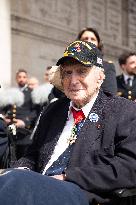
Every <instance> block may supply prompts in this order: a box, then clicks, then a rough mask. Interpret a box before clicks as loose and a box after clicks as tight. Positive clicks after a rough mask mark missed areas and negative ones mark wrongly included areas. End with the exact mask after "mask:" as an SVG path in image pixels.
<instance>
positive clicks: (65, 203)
mask: <svg viewBox="0 0 136 205" xmlns="http://www.w3.org/2000/svg"><path fill="white" fill-rule="evenodd" d="M0 204H3V205H9V204H10V205H61V204H62V205H89V202H88V199H87V198H86V196H85V194H84V193H83V191H82V190H81V189H80V188H79V187H78V186H77V185H75V184H73V183H70V182H66V181H60V180H57V179H54V178H52V177H48V176H43V175H41V174H39V173H36V172H33V171H27V170H17V169H7V170H6V171H5V172H4V173H3V174H1V175H0Z"/></svg>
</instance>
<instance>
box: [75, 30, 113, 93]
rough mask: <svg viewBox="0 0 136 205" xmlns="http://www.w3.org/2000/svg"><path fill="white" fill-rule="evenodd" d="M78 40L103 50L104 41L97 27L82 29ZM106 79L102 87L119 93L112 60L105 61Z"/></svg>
mask: <svg viewBox="0 0 136 205" xmlns="http://www.w3.org/2000/svg"><path fill="white" fill-rule="evenodd" d="M77 40H82V41H87V42H91V43H93V44H95V45H96V46H97V48H98V49H99V50H100V51H101V52H102V51H103V43H102V40H101V38H100V35H99V33H98V31H97V30H96V29H95V28H92V27H87V28H84V29H83V30H81V31H80V32H79V34H78V36H77ZM103 65H104V70H105V80H104V82H103V84H102V89H103V90H104V91H108V92H110V93H112V94H116V93H117V82H116V71H115V66H114V64H113V63H112V62H110V61H109V62H108V61H104V62H103Z"/></svg>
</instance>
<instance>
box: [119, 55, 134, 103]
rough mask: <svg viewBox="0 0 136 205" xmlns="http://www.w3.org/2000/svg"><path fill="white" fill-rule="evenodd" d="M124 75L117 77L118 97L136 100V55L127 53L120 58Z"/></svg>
mask: <svg viewBox="0 0 136 205" xmlns="http://www.w3.org/2000/svg"><path fill="white" fill-rule="evenodd" d="M118 61H119V65H120V67H121V69H122V72H123V73H122V74H121V75H119V76H117V87H118V92H117V95H118V96H121V97H125V98H127V99H129V100H135V99H136V53H134V52H125V53H123V54H122V55H121V56H120V57H119V60H118Z"/></svg>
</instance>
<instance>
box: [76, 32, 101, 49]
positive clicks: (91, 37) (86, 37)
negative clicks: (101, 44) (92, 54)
mask: <svg viewBox="0 0 136 205" xmlns="http://www.w3.org/2000/svg"><path fill="white" fill-rule="evenodd" d="M80 40H81V41H87V42H91V43H93V44H95V45H96V47H98V40H97V38H96V36H95V34H94V33H93V32H91V31H85V32H84V33H83V34H82V36H81V39H80Z"/></svg>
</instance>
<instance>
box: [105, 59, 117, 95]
mask: <svg viewBox="0 0 136 205" xmlns="http://www.w3.org/2000/svg"><path fill="white" fill-rule="evenodd" d="M103 67H104V72H105V80H104V82H103V84H102V89H103V90H104V91H106V92H110V93H111V94H113V95H116V93H117V82H116V70H115V66H114V64H113V63H111V62H108V61H103Z"/></svg>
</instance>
